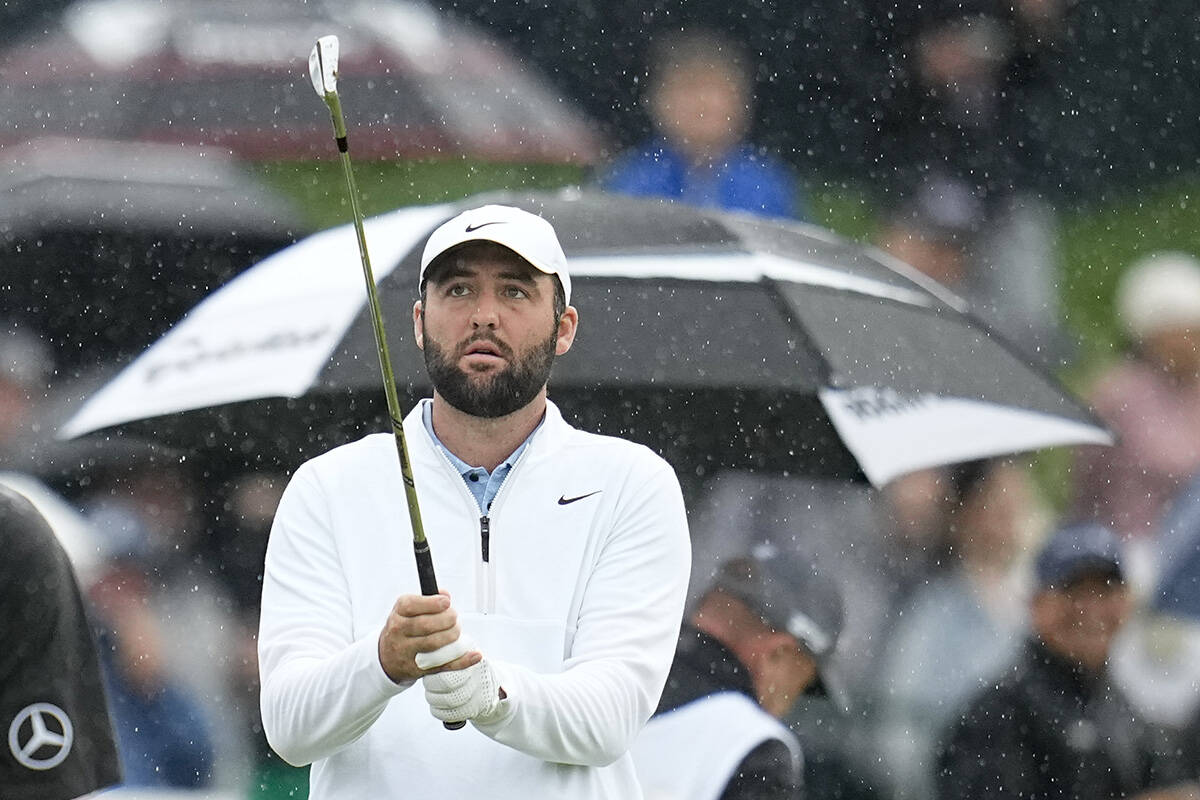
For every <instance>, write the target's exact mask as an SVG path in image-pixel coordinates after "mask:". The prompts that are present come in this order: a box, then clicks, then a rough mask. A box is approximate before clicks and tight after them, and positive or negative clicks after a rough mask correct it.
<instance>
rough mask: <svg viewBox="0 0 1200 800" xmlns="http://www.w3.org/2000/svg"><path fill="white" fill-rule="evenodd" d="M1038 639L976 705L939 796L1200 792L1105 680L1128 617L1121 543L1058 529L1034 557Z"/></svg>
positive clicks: (1081, 530) (1087, 528)
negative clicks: (1114, 642) (1161, 751)
mask: <svg viewBox="0 0 1200 800" xmlns="http://www.w3.org/2000/svg"><path fill="white" fill-rule="evenodd" d="M1034 572H1035V578H1036V588H1035V591H1034V594H1033V596H1032V599H1031V601H1030V619H1031V627H1032V631H1031V636H1030V639H1029V641H1028V643H1027V645H1026V648H1025V650H1024V653H1023V654H1022V655H1021V656H1020V657H1019V659H1018V661H1017V662H1016V664H1015V665H1014V666H1013V667H1012V668H1011V670H1010V671H1009V672H1007V674H1005V675H1003V676H1002V677H1001V678H1000V679H999V680H998V681H997V682H996V683H995V684H993V685H992V686H991V687H990V688H988V689H985V690H984V691H983V692H982V693H981V694H979V695H977V696H976V697H975V698H973V699H972V700H971V701H970V702H969V703H968V704H967V706H966V709H965V711H964V713H963V714H962V715H961V716H960V717H959V718H958V720H957V721H956V722H954V723H952V724H951V725H950V727H949V730H948V731H947V733H946V735H945V736H943V738H942V745H941V748H940V752H939V755H938V775H937V786H938V796H939V797H941V798H945V799H946V800H950V798H956V799H957V798H964V797H970V798H973V799H974V800H988V798H1017V797H1023V798H1064V800H1065V799H1066V798H1070V799H1071V800H1107V799H1108V798H1133V797H1136V798H1139V800H1151V798H1154V800H1168V798H1170V799H1171V800H1182V799H1183V798H1195V797H1198V796H1200V795H1198V794H1196V792H1198V791H1200V787H1198V786H1197V785H1196V784H1194V783H1187V782H1185V781H1184V780H1183V779H1182V778H1183V776H1184V774H1185V773H1183V771H1182V769H1181V766H1180V765H1179V764H1178V763H1174V761H1173V760H1171V759H1169V758H1168V757H1167V756H1166V755H1165V754H1162V753H1160V752H1158V751H1157V748H1156V747H1155V737H1154V735H1153V733H1152V732H1151V730H1150V728H1149V727H1148V726H1147V725H1146V724H1145V723H1144V722H1143V721H1142V720H1141V719H1140V718H1139V717H1138V714H1137V713H1136V712H1135V711H1134V709H1133V707H1132V705H1131V704H1130V703H1129V701H1128V700H1127V699H1126V698H1125V697H1124V695H1123V694H1122V692H1121V691H1120V689H1119V688H1118V687H1117V685H1116V684H1115V683H1114V682H1113V681H1112V680H1111V678H1110V676H1109V673H1108V668H1107V665H1108V655H1109V649H1110V647H1111V645H1112V642H1113V639H1114V638H1115V637H1116V635H1117V632H1118V631H1119V630H1120V628H1121V626H1122V625H1123V624H1124V623H1125V620H1126V619H1127V617H1128V616H1129V612H1130V598H1129V591H1128V589H1127V587H1126V585H1125V575H1124V568H1123V566H1122V563H1121V546H1120V541H1119V540H1118V539H1117V536H1116V534H1115V533H1114V532H1113V531H1112V530H1111V529H1110V528H1108V527H1107V526H1104V525H1101V524H1098V523H1091V522H1089V523H1081V524H1075V525H1068V526H1065V527H1062V528H1060V529H1058V530H1057V531H1055V532H1054V534H1053V535H1052V536H1051V537H1050V538H1049V539H1048V540H1047V542H1046V544H1045V545H1044V546H1043V548H1042V550H1041V552H1040V553H1039V554H1038V557H1037V561H1036V564H1035V569H1034Z"/></svg>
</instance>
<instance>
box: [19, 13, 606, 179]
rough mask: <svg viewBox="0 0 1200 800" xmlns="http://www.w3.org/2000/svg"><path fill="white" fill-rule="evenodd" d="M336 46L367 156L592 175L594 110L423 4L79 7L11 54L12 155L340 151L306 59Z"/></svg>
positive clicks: (355, 130)
mask: <svg viewBox="0 0 1200 800" xmlns="http://www.w3.org/2000/svg"><path fill="white" fill-rule="evenodd" d="M324 34H336V35H338V36H339V37H340V39H341V42H342V48H343V56H342V66H343V68H344V70H345V75H346V77H345V78H344V79H343V80H342V81H341V82H340V83H341V91H342V97H343V98H344V101H345V102H346V104H347V114H348V115H349V116H350V120H349V121H350V127H351V131H350V137H351V141H352V142H353V146H354V150H355V153H356V154H357V155H358V156H359V157H364V156H367V157H371V156H373V157H379V158H395V157H396V156H397V155H400V156H404V157H413V156H454V155H469V156H475V157H480V158H487V159H491V160H512V161H527V162H571V163H576V162H581V163H587V162H590V161H592V160H593V159H594V157H595V156H596V153H597V151H598V145H597V141H596V139H595V137H594V134H593V133H592V131H593V130H594V126H593V125H591V124H589V122H588V121H587V120H586V118H585V117H584V116H583V115H582V113H581V112H578V111H576V110H574V109H573V108H571V106H570V104H569V103H565V102H563V98H562V97H560V96H558V95H557V94H555V93H554V92H553V91H552V90H551V89H550V88H549V87H548V85H547V84H546V83H545V82H544V81H542V80H541V79H539V78H538V77H537V76H536V75H534V74H532V73H530V72H529V71H528V70H526V69H525V68H524V67H523V66H522V65H521V63H520V62H519V61H518V60H517V59H516V58H515V57H514V56H513V55H511V54H509V53H508V52H506V51H505V50H504V49H503V48H502V47H500V46H499V45H498V44H496V43H495V42H492V41H491V40H490V39H488V38H487V37H485V36H484V35H483V34H481V33H477V32H475V31H474V30H472V29H469V28H466V27H464V26H462V25H459V24H456V23H454V22H453V21H452V20H450V19H447V18H445V17H444V15H439V14H438V13H437V12H435V11H434V10H433V9H432V8H431V7H429V6H427V5H425V4H423V3H420V2H386V0H378V2H357V3H355V2H351V3H345V4H340V3H339V4H333V3H330V4H324V3H293V2H288V0H236V2H234V1H233V0H207V1H206V2H195V1H194V0H193V1H191V2H189V1H188V0H162V2H153V3H147V2H143V0H81V2H78V3H75V4H74V5H72V6H70V7H68V8H67V10H66V11H65V12H64V14H63V17H62V23H61V25H60V26H59V27H58V28H56V29H54V30H51V31H49V32H48V33H46V34H45V35H44V36H42V37H40V38H38V39H35V40H33V41H29V42H18V43H16V44H15V45H14V46H13V47H11V48H10V49H9V50H8V51H7V52H6V53H4V54H3V55H0V117H3V119H4V120H5V123H6V124H5V126H4V132H3V133H0V143H8V142H13V141H22V140H27V139H32V138H36V137H39V136H43V135H68V136H85V137H90V138H105V139H127V140H138V141H159V142H169V143H175V144H178V143H183V144H194V145H198V144H203V145H216V146H220V147H223V148H228V149H229V150H232V151H233V152H234V153H236V154H238V155H241V156H245V157H250V158H270V159H278V158H303V157H310V156H312V155H314V154H317V153H320V154H324V153H327V152H328V146H329V142H328V138H329V136H328V127H329V119H328V116H327V114H326V113H325V109H324V108H323V107H322V106H321V104H319V103H313V102H311V101H312V97H311V92H312V89H311V88H310V87H309V86H308V85H307V82H308V77H307V75H308V72H307V64H306V58H307V55H308V51H309V50H310V49H311V47H312V44H313V42H314V41H315V40H316V39H317V37H318V36H321V35H324Z"/></svg>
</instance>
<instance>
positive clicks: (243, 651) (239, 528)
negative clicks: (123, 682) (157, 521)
mask: <svg viewBox="0 0 1200 800" xmlns="http://www.w3.org/2000/svg"><path fill="white" fill-rule="evenodd" d="M286 483H287V479H286V477H285V476H283V475H280V474H276V473H272V472H262V473H253V472H251V473H243V474H240V475H236V476H234V477H233V478H232V479H231V480H230V481H229V482H228V484H227V488H228V491H227V493H226V499H225V501H224V503H223V504H222V507H221V511H220V513H219V514H218V515H217V522H216V524H215V526H214V529H213V531H212V532H211V535H210V536H206V537H205V538H204V541H203V548H202V550H203V552H204V557H205V560H206V561H207V563H209V564H211V565H212V566H211V569H212V572H213V574H214V576H215V577H216V578H218V580H220V582H221V583H222V584H223V585H224V587H225V589H226V590H227V592H228V594H229V597H230V599H231V600H232V604H233V607H232V615H233V620H232V625H231V628H230V633H231V636H232V638H233V642H232V645H233V650H232V651H231V655H232V658H231V680H232V684H233V690H234V701H235V704H236V710H237V712H238V713H239V715H240V716H241V717H242V718H243V719H244V720H245V721H246V724H247V725H248V726H249V728H250V730H251V731H252V733H253V735H254V754H253V757H254V760H255V763H256V766H257V769H258V770H259V771H260V773H261V772H262V771H264V770H268V769H275V768H283V764H282V762H280V761H279V760H278V757H277V756H276V755H275V754H274V753H273V752H272V751H271V749H270V747H269V746H268V745H267V740H266V735H265V734H264V733H263V728H262V717H261V712H260V710H259V683H258V680H259V679H258V622H259V619H258V616H259V614H258V612H259V603H260V600H261V597H262V576H263V564H264V561H265V558H266V550H267V538H268V536H269V534H270V531H271V522H272V520H273V519H274V517H275V509H276V507H277V506H278V505H279V498H280V496H281V495H282V494H283V487H284V486H285V485H286Z"/></svg>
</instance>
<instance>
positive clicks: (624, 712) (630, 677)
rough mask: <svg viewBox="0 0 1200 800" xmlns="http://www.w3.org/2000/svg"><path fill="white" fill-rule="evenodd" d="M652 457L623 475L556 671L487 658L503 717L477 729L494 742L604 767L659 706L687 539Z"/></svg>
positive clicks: (663, 467) (677, 505) (667, 480)
mask: <svg viewBox="0 0 1200 800" xmlns="http://www.w3.org/2000/svg"><path fill="white" fill-rule="evenodd" d="M656 463H657V465H658V469H657V470H656V471H655V472H654V473H653V474H647V472H646V471H644V470H636V471H632V472H631V473H630V474H629V475H628V476H627V482H626V485H625V486H624V487H623V490H622V491H623V494H624V495H625V497H624V498H623V499H622V501H621V502H620V504H619V506H618V509H617V513H616V516H615V519H614V523H613V527H612V530H611V531H610V532H609V535H608V537H607V540H606V542H605V544H604V546H603V549H602V551H601V552H600V554H599V557H598V559H597V562H596V564H595V567H594V569H593V571H592V573H591V575H590V576H589V578H588V584H587V588H586V591H585V594H584V599H583V604H582V606H581V608H580V612H579V619H578V629H577V631H576V635H575V638H574V642H573V645H572V647H571V653H570V656H569V657H568V659H567V661H566V663H565V669H564V670H563V672H561V673H557V674H550V675H546V674H539V673H535V672H533V671H531V670H529V669H526V668H524V667H521V666H519V665H516V664H512V663H508V662H499V663H493V666H494V668H495V669H496V672H497V676H498V678H499V682H500V685H501V686H502V687H503V688H504V691H505V693H506V694H507V696H508V699H507V700H505V701H504V702H503V703H502V704H501V705H502V708H503V709H504V711H503V714H502V716H501V717H499V718H498V719H497V720H496V721H490V722H488V723H487V724H477V725H476V727H477V728H478V729H479V730H480V731H481V732H483V733H484V734H486V735H487V736H490V737H491V738H492V739H494V740H496V741H497V742H500V743H502V744H505V745H508V746H510V747H513V748H515V749H517V750H520V751H521V752H524V753H527V754H529V755H532V756H536V757H538V758H540V759H542V760H544V761H551V762H555V763H561V764H582V765H588V766H604V765H607V764H611V763H612V762H614V761H616V760H617V759H618V758H620V757H621V756H622V755H624V754H625V753H626V752H627V751H628V749H629V747H630V745H631V744H632V743H633V740H634V738H635V737H636V736H637V734H638V732H639V731H640V730H641V729H642V726H643V725H645V723H646V720H647V719H649V718H650V715H651V714H652V713H653V712H654V709H655V707H656V706H657V705H658V701H659V697H660V695H661V694H662V689H663V685H664V684H665V683H666V679H667V673H668V671H669V670H670V667H671V661H672V659H673V658H674V655H675V645H676V642H677V640H678V638H679V626H680V622H681V620H682V616H683V605H684V600H685V596H686V594H687V581H688V573H689V571H690V569H691V545H690V542H689V539H688V530H687V517H686V514H685V512H684V506H683V496H682V493H681V492H680V489H679V482H678V480H677V479H676V477H675V474H674V472H672V471H671V468H670V467H669V466H667V464H666V463H665V462H661V461H658V462H656ZM486 655H487V654H486V653H484V656H485V657H486Z"/></svg>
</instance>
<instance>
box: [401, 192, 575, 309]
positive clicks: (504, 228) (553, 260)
mask: <svg viewBox="0 0 1200 800" xmlns="http://www.w3.org/2000/svg"><path fill="white" fill-rule="evenodd" d="M464 242H495V243H496V244H501V245H504V246H505V247H507V248H508V249H509V250H512V251H513V252H514V253H516V254H517V255H519V256H520V257H521V258H523V259H525V260H526V261H528V262H529V263H530V264H532V265H533V266H534V267H536V268H538V269H539V270H541V271H542V272H545V273H546V274H547V275H557V276H558V279H559V281H561V282H562V287H563V293H564V294H565V295H566V299H567V305H570V304H571V275H570V273H569V272H567V256H566V254H564V253H563V249H562V245H560V244H559V243H558V236H557V235H556V234H555V233H554V227H553V226H552V225H551V224H550V223H549V222H547V221H546V220H544V219H542V218H541V217H539V216H538V215H537V214H530V213H529V212H528V211H522V210H521V209H519V208H513V207H512V206H499V205H487V206H480V207H479V208H472V209H471V210H469V211H464V212H463V213H461V214H459V215H458V216H457V217H454V218H453V219H451V220H448V221H447V222H443V223H442V224H441V225H439V226H438V228H437V229H436V230H435V231H434V232H433V233H431V234H430V235H429V241H427V242H426V243H425V252H424V253H422V254H421V275H420V278H419V279H418V285H420V284H421V283H424V282H425V270H426V269H427V268H428V267H429V265H430V263H432V262H433V260H434V259H435V258H437V257H438V256H440V255H441V254H442V253H444V252H446V251H447V250H449V249H450V248H452V247H456V246H458V245H460V244H463V243H464Z"/></svg>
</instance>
